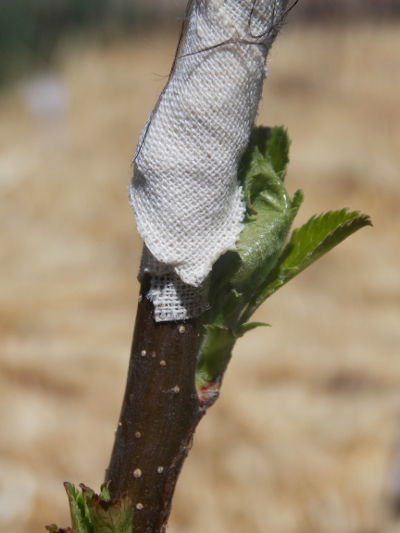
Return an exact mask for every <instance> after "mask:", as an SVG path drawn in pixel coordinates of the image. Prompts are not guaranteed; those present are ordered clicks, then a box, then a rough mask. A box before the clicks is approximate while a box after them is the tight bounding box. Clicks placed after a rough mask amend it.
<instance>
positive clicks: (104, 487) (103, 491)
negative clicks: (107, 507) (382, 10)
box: [100, 481, 111, 500]
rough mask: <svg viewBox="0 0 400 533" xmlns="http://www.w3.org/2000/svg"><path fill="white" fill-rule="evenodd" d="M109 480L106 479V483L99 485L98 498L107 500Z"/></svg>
mask: <svg viewBox="0 0 400 533" xmlns="http://www.w3.org/2000/svg"><path fill="white" fill-rule="evenodd" d="M110 483H111V482H110V481H107V483H103V484H102V485H101V487H100V498H102V499H103V500H109V499H110V489H109V486H110Z"/></svg>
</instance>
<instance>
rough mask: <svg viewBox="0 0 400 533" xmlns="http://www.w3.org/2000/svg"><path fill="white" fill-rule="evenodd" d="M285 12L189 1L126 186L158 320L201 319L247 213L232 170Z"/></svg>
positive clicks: (214, 0) (261, 0)
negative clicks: (215, 273)
mask: <svg viewBox="0 0 400 533" xmlns="http://www.w3.org/2000/svg"><path fill="white" fill-rule="evenodd" d="M286 6H287V0H277V1H270V0H257V1H254V0H197V1H196V0H194V1H193V3H192V4H191V8H190V9H189V11H188V20H187V25H186V35H185V36H184V40H183V43H182V45H181V47H180V50H179V51H178V55H177V57H176V60H175V64H174V68H173V71H172V73H171V76H170V78H169V81H168V83H167V86H166V88H165V89H164V91H163V93H162V95H161V97H160V99H159V101H158V102H157V105H156V107H155V109H154V111H153V113H152V114H151V116H150V118H149V120H148V121H147V123H146V124H145V126H144V128H143V130H142V133H141V136H140V138H139V142H138V147H137V150H136V155H135V159H134V176H133V179H132V185H131V188H130V200H131V205H132V208H133V210H134V213H135V216H136V223H137V227H138V230H139V233H140V235H141V237H142V238H143V240H144V243H145V253H144V255H143V258H142V266H141V272H142V274H143V273H145V272H147V273H150V274H151V276H152V287H151V290H150V293H149V295H148V297H149V298H150V299H151V300H152V301H153V303H154V306H155V319H156V320H158V321H162V320H181V319H186V318H190V317H193V316H197V315H199V314H201V313H202V311H203V310H204V307H205V305H206V296H205V292H206V290H205V287H206V279H207V276H208V274H209V273H210V270H211V268H212V265H213V263H214V262H215V261H216V260H217V259H218V257H219V256H220V255H222V254H223V253H224V252H226V251H228V250H234V249H235V243H236V241H237V239H238V236H239V234H240V231H241V229H242V227H243V225H242V221H243V217H244V211H245V205H244V201H243V199H242V191H241V187H240V186H239V184H238V181H237V172H238V164H239V161H240V158H241V156H242V154H243V151H244V150H245V148H246V146H247V144H248V140H249V136H250V133H251V128H252V126H253V123H254V119H255V116H256V113H257V108H258V103H259V101H260V98H261V92H262V85H263V80H264V77H265V74H266V67H265V61H266V57H267V54H268V51H269V48H270V46H271V44H272V42H273V40H274V38H275V36H276V34H277V27H278V26H279V23H280V22H281V20H282V17H283V14H284V10H285V9H286ZM190 294H192V296H190Z"/></svg>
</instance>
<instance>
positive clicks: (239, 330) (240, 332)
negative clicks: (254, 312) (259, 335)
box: [235, 322, 271, 337]
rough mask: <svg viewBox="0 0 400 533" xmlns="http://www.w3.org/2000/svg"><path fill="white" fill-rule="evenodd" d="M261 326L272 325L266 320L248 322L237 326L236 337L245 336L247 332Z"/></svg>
mask: <svg viewBox="0 0 400 533" xmlns="http://www.w3.org/2000/svg"><path fill="white" fill-rule="evenodd" d="M259 326H264V327H271V325H270V324H266V323H265V322H246V323H245V324H242V325H241V326H239V327H238V328H237V330H236V331H235V335H236V337H243V335H244V334H245V333H247V332H248V331H251V330H252V329H255V328H258V327H259Z"/></svg>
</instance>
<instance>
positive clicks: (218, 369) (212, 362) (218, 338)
mask: <svg viewBox="0 0 400 533" xmlns="http://www.w3.org/2000/svg"><path fill="white" fill-rule="evenodd" d="M235 341H236V337H235V335H233V333H232V332H231V331H230V330H229V329H228V328H224V327H221V326H218V325H214V324H213V325H207V326H204V333H203V335H202V339H201V345H200V348H199V361H198V363H197V368H196V382H197V385H198V387H201V386H203V385H204V384H205V383H209V382H211V381H214V380H216V379H218V378H219V377H221V376H222V375H223V373H224V370H225V368H226V365H227V364H228V361H229V359H230V356H231V351H232V348H233V345H234V344H235Z"/></svg>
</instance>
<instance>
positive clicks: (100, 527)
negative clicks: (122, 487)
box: [89, 493, 132, 533]
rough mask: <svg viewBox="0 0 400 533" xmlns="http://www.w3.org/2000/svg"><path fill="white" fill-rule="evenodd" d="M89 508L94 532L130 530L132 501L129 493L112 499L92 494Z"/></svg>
mask: <svg viewBox="0 0 400 533" xmlns="http://www.w3.org/2000/svg"><path fill="white" fill-rule="evenodd" d="M89 510H90V518H91V521H92V524H93V531H94V533H131V532H132V503H131V499H130V495H129V493H125V494H123V495H122V496H121V498H116V499H112V500H110V499H107V500H105V499H103V498H101V497H100V496H99V495H98V494H94V495H93V496H92V498H91V500H90V504H89Z"/></svg>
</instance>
